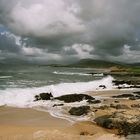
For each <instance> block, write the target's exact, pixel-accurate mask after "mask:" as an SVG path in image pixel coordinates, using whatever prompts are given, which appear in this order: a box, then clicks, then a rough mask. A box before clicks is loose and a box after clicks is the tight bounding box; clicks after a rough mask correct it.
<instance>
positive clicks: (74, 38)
mask: <svg viewBox="0 0 140 140" xmlns="http://www.w3.org/2000/svg"><path fill="white" fill-rule="evenodd" d="M88 58H90V59H101V60H107V61H117V62H126V63H135V62H140V0H55V1H53V0H10V1H9V0H0V62H7V63H8V62H12V61H15V60H16V61H19V62H20V61H24V62H28V63H42V64H48V63H73V62H76V61H78V60H80V59H88Z"/></svg>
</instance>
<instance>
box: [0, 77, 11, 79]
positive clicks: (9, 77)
mask: <svg viewBox="0 0 140 140" xmlns="http://www.w3.org/2000/svg"><path fill="white" fill-rule="evenodd" d="M11 77H12V76H0V79H6V78H11Z"/></svg>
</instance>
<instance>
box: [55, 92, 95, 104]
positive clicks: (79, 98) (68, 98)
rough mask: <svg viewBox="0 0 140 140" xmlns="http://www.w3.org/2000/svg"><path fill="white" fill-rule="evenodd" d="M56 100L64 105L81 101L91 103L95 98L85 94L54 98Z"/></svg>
mask: <svg viewBox="0 0 140 140" xmlns="http://www.w3.org/2000/svg"><path fill="white" fill-rule="evenodd" d="M54 99H56V100H60V101H64V102H65V103H72V102H80V101H83V100H88V101H93V100H95V98H93V97H92V96H89V95H86V94H69V95H63V96H59V97H56V98H54Z"/></svg>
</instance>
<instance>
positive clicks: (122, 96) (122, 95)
mask: <svg viewBox="0 0 140 140" xmlns="http://www.w3.org/2000/svg"><path fill="white" fill-rule="evenodd" d="M130 97H135V96H134V95H133V94H121V95H117V96H112V98H130Z"/></svg>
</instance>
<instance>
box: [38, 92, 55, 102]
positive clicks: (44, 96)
mask: <svg viewBox="0 0 140 140" xmlns="http://www.w3.org/2000/svg"><path fill="white" fill-rule="evenodd" d="M52 97H53V95H52V94H51V93H40V94H39V95H36V96H35V101H38V100H50V99H51V98H52Z"/></svg>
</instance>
